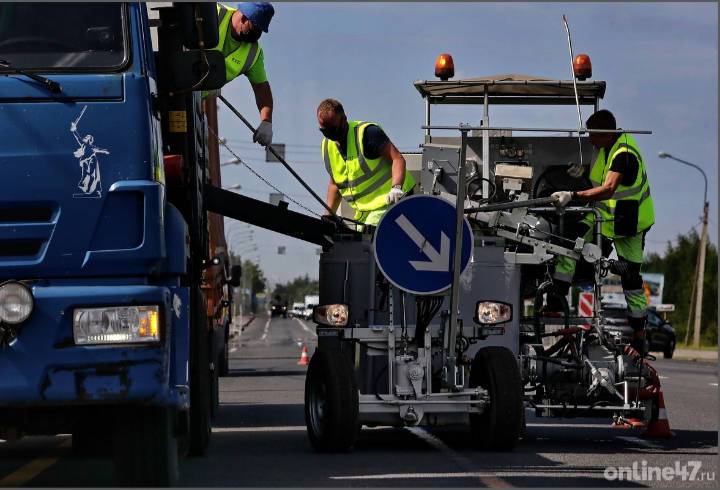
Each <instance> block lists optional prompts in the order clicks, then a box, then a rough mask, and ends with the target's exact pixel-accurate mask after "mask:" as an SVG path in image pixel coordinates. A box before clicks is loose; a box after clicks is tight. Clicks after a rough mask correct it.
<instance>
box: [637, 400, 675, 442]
mask: <svg viewBox="0 0 720 490" xmlns="http://www.w3.org/2000/svg"><path fill="white" fill-rule="evenodd" d="M643 436H644V437H651V438H653V439H667V438H669V437H675V433H674V432H673V431H671V430H670V421H669V420H668V417H667V410H666V409H665V397H664V396H663V392H662V391H660V393H658V417H657V419H655V420H651V421H650V423H649V424H648V428H647V430H646V431H645V433H644V434H643Z"/></svg>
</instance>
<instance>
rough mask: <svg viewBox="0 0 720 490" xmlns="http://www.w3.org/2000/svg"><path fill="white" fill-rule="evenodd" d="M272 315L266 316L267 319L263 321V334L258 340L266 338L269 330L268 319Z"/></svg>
mask: <svg viewBox="0 0 720 490" xmlns="http://www.w3.org/2000/svg"><path fill="white" fill-rule="evenodd" d="M271 319H272V317H268V319H267V321H266V322H265V327H263V334H262V337H260V340H265V339H267V336H268V330H270V320H271Z"/></svg>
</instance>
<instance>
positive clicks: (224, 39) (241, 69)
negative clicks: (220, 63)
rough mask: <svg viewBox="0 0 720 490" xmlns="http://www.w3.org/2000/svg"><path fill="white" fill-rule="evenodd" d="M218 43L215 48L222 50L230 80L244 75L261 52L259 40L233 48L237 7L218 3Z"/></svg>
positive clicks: (226, 75) (227, 79)
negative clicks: (232, 31)
mask: <svg viewBox="0 0 720 490" xmlns="http://www.w3.org/2000/svg"><path fill="white" fill-rule="evenodd" d="M217 12H218V34H219V40H218V45H217V46H215V47H214V48H213V49H214V50H215V51H220V52H221V53H222V54H223V56H224V57H225V81H226V82H229V81H231V80H233V79H234V78H236V77H238V76H240V75H244V74H245V73H247V71H248V70H249V69H250V68H251V67H252V65H253V63H255V60H256V59H257V57H258V55H259V53H260V46H259V44H258V43H257V42H254V43H242V42H241V43H240V45H239V47H237V48H236V49H232V43H231V42H230V41H229V39H231V38H232V33H231V32H230V30H231V29H232V22H231V20H232V15H233V13H235V12H236V9H229V8H227V7H226V6H224V5H222V4H220V3H218V4H217Z"/></svg>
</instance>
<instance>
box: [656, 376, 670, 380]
mask: <svg viewBox="0 0 720 490" xmlns="http://www.w3.org/2000/svg"><path fill="white" fill-rule="evenodd" d="M658 378H660V379H670V378H669V377H667V376H658Z"/></svg>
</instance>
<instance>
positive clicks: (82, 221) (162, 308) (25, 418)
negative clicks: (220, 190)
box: [0, 3, 240, 485]
mask: <svg viewBox="0 0 720 490" xmlns="http://www.w3.org/2000/svg"><path fill="white" fill-rule="evenodd" d="M210 7H211V9H212V10H211V11H210V12H212V15H208V16H207V19H208V20H207V21H206V25H205V26H204V29H205V32H212V29H213V22H212V21H213V19H212V17H213V16H214V15H215V13H214V10H215V7H214V5H210ZM41 9H42V15H38V11H39V6H38V5H36V4H33V3H25V4H22V3H15V4H12V3H9V4H2V5H0V132H1V133H2V141H3V142H2V144H1V145H0V172H1V174H2V177H1V180H0V182H1V183H0V438H9V437H10V435H15V436H18V435H23V434H26V435H32V434H58V433H71V434H72V439H73V446H74V448H75V449H77V450H78V451H81V452H82V451H95V450H98V451H104V450H105V449H106V448H108V447H111V448H113V454H114V461H115V466H116V470H117V471H116V473H117V483H118V484H122V485H126V484H133V485H172V484H173V483H175V482H176V479H177V476H178V455H180V456H182V455H185V454H190V455H193V454H195V455H201V454H203V453H204V452H205V450H206V448H207V446H208V441H209V437H210V433H211V429H210V427H211V417H212V415H213V413H214V411H215V410H216V408H217V404H218V396H217V386H218V375H219V374H220V373H221V372H222V371H226V370H227V355H226V352H227V351H226V344H227V336H228V328H229V322H230V314H229V311H230V306H231V296H232V294H231V293H232V287H233V285H237V279H238V276H239V273H240V271H239V268H238V267H232V266H231V264H230V263H229V259H228V255H227V253H226V251H225V250H226V249H225V244H224V235H223V230H222V220H221V219H220V220H218V219H217V217H215V218H213V216H212V215H209V213H208V212H207V211H206V210H205V208H204V205H203V185H204V184H205V183H211V184H215V185H219V166H218V165H219V164H218V163H217V145H215V147H214V148H213V147H212V145H210V144H209V142H210V141H212V140H211V139H210V138H208V136H207V131H208V130H207V128H208V124H216V116H215V114H214V112H213V108H212V107H210V105H211V104H208V103H207V102H205V103H204V102H203V100H202V98H201V92H199V91H198V90H196V87H192V86H190V87H189V89H182V88H181V89H180V90H178V88H177V87H176V86H175V85H173V83H174V82H175V79H176V78H177V79H178V80H179V82H182V77H175V76H174V75H173V74H172V70H173V67H175V68H176V69H182V67H183V66H188V64H187V63H185V65H183V61H182V60H181V61H177V60H176V62H173V57H174V56H176V55H177V57H179V58H181V59H182V58H183V54H186V55H188V56H193V54H192V53H191V52H189V51H188V49H187V48H185V47H184V45H183V44H182V42H183V40H185V43H186V44H187V45H192V43H193V41H192V40H191V41H187V39H188V37H192V36H195V41H194V42H195V43H197V42H198V38H202V33H203V30H202V28H201V29H195V30H193V27H194V26H195V23H194V21H196V20H197V19H199V18H202V16H203V15H205V14H206V13H208V12H209V11H208V9H207V6H197V5H192V4H186V5H183V6H167V7H165V8H164V9H162V10H163V12H161V15H160V16H161V17H162V19H160V21H153V22H154V23H155V24H157V26H153V27H157V29H158V43H159V48H158V50H155V51H154V50H153V46H152V42H151V37H152V34H151V25H150V24H151V20H150V18H149V16H148V8H147V7H146V5H145V4H143V3H128V4H121V3H98V4H59V3H56V4H47V5H44V6H43V7H42V8H41ZM188 26H189V27H188ZM214 29H217V25H216V20H215V26H214ZM188 33H189V34H188ZM208 35H209V34H208ZM215 36H216V39H217V31H215ZM208 40H209V42H212V37H208ZM215 44H217V40H215ZM195 54H196V55H197V50H196V52H195ZM185 59H186V58H185ZM173 63H175V64H173ZM178 65H181V66H180V68H178ZM190 89H191V90H190ZM173 91H175V92H177V93H175V92H173ZM213 179H214V180H215V181H214V182H213V181H212V180H213ZM3 434H4V436H3Z"/></svg>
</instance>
